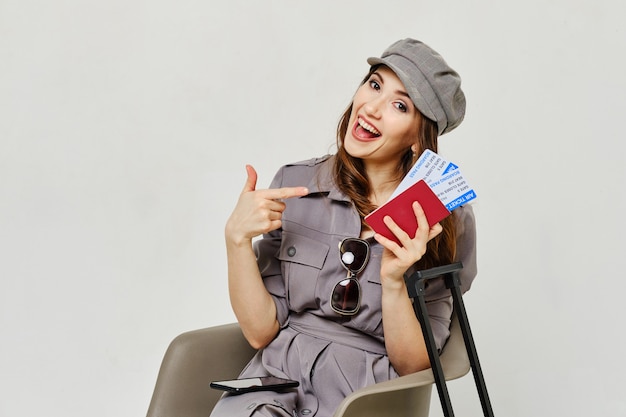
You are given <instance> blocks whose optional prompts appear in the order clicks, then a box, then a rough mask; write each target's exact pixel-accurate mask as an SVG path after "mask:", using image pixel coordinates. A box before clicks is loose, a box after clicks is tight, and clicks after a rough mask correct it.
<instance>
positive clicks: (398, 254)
mask: <svg viewBox="0 0 626 417" xmlns="http://www.w3.org/2000/svg"><path fill="white" fill-rule="evenodd" d="M368 63H369V64H370V65H371V68H370V70H369V72H368V74H367V75H366V77H365V78H364V80H363V82H362V83H361V85H360V87H359V88H358V89H357V91H356V93H355V95H354V97H353V99H352V103H351V104H350V106H349V107H348V109H347V110H346V111H345V113H344V114H343V116H342V118H341V120H340V123H339V127H338V129H337V132H338V137H337V152H336V154H333V155H327V156H324V157H320V158H314V159H309V160H306V161H303V162H297V163H293V164H290V165H286V166H283V167H282V168H280V169H279V170H278V173H277V174H276V176H275V178H274V180H273V181H272V184H271V186H270V188H269V189H257V188H256V182H257V174H256V172H255V170H254V168H252V167H251V166H247V167H246V169H247V175H248V178H247V181H246V183H245V186H244V189H243V191H242V193H241V196H240V198H239V201H238V203H237V205H236V207H235V209H234V210H233V213H232V215H231V216H230V218H229V219H228V221H227V224H226V228H225V234H226V247H227V254H228V280H229V293H230V298H231V304H232V307H233V310H234V312H235V314H236V316H237V320H238V322H239V324H240V326H241V328H242V330H243V333H244V335H245V337H246V339H247V340H248V342H249V343H250V344H251V345H252V346H253V347H255V348H257V349H259V351H258V353H257V355H256V356H255V357H254V358H253V359H252V361H251V362H250V363H249V364H248V365H247V366H246V368H245V369H244V370H243V371H242V373H241V375H240V377H241V378H245V377H258V376H265V375H273V376H278V377H283V378H288V379H294V380H297V381H299V382H300V386H299V387H298V388H297V389H291V390H285V391H281V392H267V391H266V392H252V393H246V394H242V395H230V394H225V395H224V396H223V397H222V398H221V399H220V401H219V402H218V404H217V406H216V408H215V409H214V411H213V413H212V414H211V416H212V417H233V416H285V417H287V416H290V417H293V416H314V415H317V416H331V415H332V414H333V412H334V411H335V409H336V408H337V406H338V405H339V403H340V402H341V401H342V400H343V398H344V397H345V396H346V395H348V394H350V393H351V392H353V391H355V390H357V389H359V388H361V387H364V386H366V385H369V384H374V383H378V382H381V381H385V380H389V379H391V378H396V377H398V376H399V375H405V374H409V373H413V372H416V371H419V370H422V369H425V368H428V367H429V366H430V364H429V359H428V353H427V350H426V346H425V343H424V340H423V337H422V332H421V327H420V323H419V321H418V320H417V318H416V317H415V314H414V310H413V306H412V303H411V300H410V299H409V297H408V296H407V288H406V285H405V281H404V274H405V273H406V272H407V271H408V270H414V269H418V268H419V269H426V268H430V267H434V266H438V265H444V264H448V263H451V262H454V261H461V262H463V265H464V269H463V270H462V271H461V281H462V284H463V289H464V290H467V289H469V286H470V284H471V282H472V280H473V278H474V276H475V275H476V259H475V258H476V250H475V222H474V215H473V213H472V209H471V207H470V206H464V207H460V208H457V209H456V210H454V212H453V213H452V215H450V216H448V217H447V218H446V219H444V220H443V221H441V222H440V223H437V224H435V225H433V226H432V227H429V225H428V222H427V221H426V218H425V215H424V212H423V210H422V208H421V207H420V205H419V203H417V202H415V203H413V211H414V214H415V217H416V219H417V224H418V226H417V229H416V230H411V231H404V230H402V229H400V228H399V227H398V226H397V225H396V223H395V222H394V221H393V219H392V218H391V217H386V218H385V224H386V225H387V226H388V227H389V228H390V229H391V230H392V231H393V233H394V235H395V236H396V237H397V239H398V241H399V242H400V244H398V243H397V242H395V241H392V240H390V239H387V238H385V237H383V236H382V235H379V234H376V233H374V232H373V231H372V230H371V229H370V228H369V227H368V225H367V224H366V223H365V222H364V217H365V216H366V215H367V214H368V213H370V212H372V211H373V210H374V209H375V208H376V207H378V206H380V205H381V204H383V203H384V202H385V201H387V199H388V198H389V197H390V195H391V194H392V192H393V191H394V189H395V188H396V186H397V185H398V184H399V183H400V181H401V180H402V178H403V177H404V175H405V174H406V173H407V172H408V170H409V169H410V168H411V167H412V165H413V164H414V162H415V161H416V159H417V158H418V157H419V155H420V154H421V153H422V152H423V151H424V150H425V149H431V150H433V151H435V152H437V138H438V136H439V135H442V134H444V133H447V132H449V131H451V130H452V129H454V128H455V127H457V126H458V125H459V124H460V123H461V121H462V120H463V117H464V114H465V96H464V94H463V92H462V90H461V87H460V86H461V80H460V77H459V75H458V74H457V73H456V72H455V71H454V70H453V69H452V68H450V67H449V66H448V64H447V63H446V62H445V61H444V60H443V58H442V57H441V56H440V55H439V54H438V53H437V52H435V51H434V50H433V49H431V48H430V47H429V46H427V45H425V44H424V43H422V42H420V41H417V40H414V39H403V40H400V41H398V42H396V43H394V44H393V45H391V46H390V47H389V48H388V49H387V50H386V51H385V52H384V53H383V54H382V56H381V58H370V59H368ZM259 235H263V236H262V238H261V239H258V240H255V241H254V243H253V238H255V237H257V236H259ZM413 235H414V237H411V236H413ZM346 276H347V278H346ZM442 281H443V280H435V281H433V282H430V283H429V285H428V287H427V289H426V300H427V308H428V312H429V315H430V317H431V320H432V327H433V333H434V335H435V339H436V343H437V346H438V347H439V348H441V347H442V346H443V345H444V343H445V341H446V339H447V337H448V335H449V331H448V328H449V324H450V318H451V312H452V302H451V298H450V295H449V292H448V291H447V290H446V289H445V285H444V284H443V282H442Z"/></svg>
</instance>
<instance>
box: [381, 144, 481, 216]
mask: <svg viewBox="0 0 626 417" xmlns="http://www.w3.org/2000/svg"><path fill="white" fill-rule="evenodd" d="M421 179H423V180H424V181H425V182H426V184H428V186H429V187H430V188H431V189H432V190H433V192H434V193H435V195H437V197H438V198H439V200H441V202H442V203H443V205H444V206H446V208H447V209H448V210H449V211H452V210H454V209H455V208H457V207H460V206H462V205H464V204H467V203H469V202H470V201H472V200H474V199H475V198H476V192H475V191H474V189H473V188H472V187H471V186H470V185H469V183H468V182H467V180H466V179H465V177H464V176H463V174H462V173H461V169H460V168H459V166H458V165H456V164H454V163H452V162H450V161H447V160H445V159H444V158H442V157H441V156H440V155H438V154H437V153H435V152H433V151H431V150H430V149H427V150H425V151H424V152H423V153H422V155H420V157H419V158H418V160H417V161H416V162H415V164H414V165H413V167H412V168H411V169H410V170H409V172H408V173H407V175H406V176H405V177H404V178H403V179H402V181H401V182H400V185H398V187H397V188H396V190H395V191H394V192H393V194H392V196H391V198H394V197H395V196H397V195H398V194H400V193H401V192H402V191H404V190H406V189H407V188H409V187H410V186H411V185H413V184H415V183H416V182H417V181H419V180H421Z"/></svg>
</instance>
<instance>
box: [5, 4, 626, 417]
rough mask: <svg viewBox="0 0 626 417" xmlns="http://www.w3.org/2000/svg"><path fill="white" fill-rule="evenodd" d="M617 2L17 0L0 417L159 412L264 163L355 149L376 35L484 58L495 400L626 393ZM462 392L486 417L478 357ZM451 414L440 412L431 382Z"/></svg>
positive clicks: (459, 406) (452, 146)
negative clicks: (237, 214) (166, 370)
mask: <svg viewBox="0 0 626 417" xmlns="http://www.w3.org/2000/svg"><path fill="white" fill-rule="evenodd" d="M625 12H626V6H624V3H623V2H621V1H619V0H597V1H594V2H589V1H580V0H577V1H573V0H567V1H566V0H553V1H550V2H545V1H539V0H534V1H526V2H511V1H490V0H475V1H472V2H458V1H457V2H455V1H450V0H447V1H430V2H426V1H399V0H392V1H386V2H381V1H369V0H367V1H366V0H360V1H356V0H342V1H340V2H337V1H330V0H321V1H320V0H317V1H288V0H273V1H264V2H252V1H249V2H244V1H241V0H237V1H232V0H229V1H226V0H219V1H218V0H213V1H209V2H202V1H192V0H181V1H165V0H159V1H150V2H149V1H137V0H130V1H129V0H124V1H122V0H109V1H106V2H103V1H94V0H92V1H79V0H64V1H57V2H49V1H43V0H40V1H37V0H2V1H0V338H1V341H2V343H0V392H1V394H0V416H3V417H4V416H6V417H16V416H33V415H52V416H61V415H63V416H66V417H70V416H85V415H90V416H102V417H119V416H141V415H144V414H145V412H146V410H147V407H148V403H149V401H150V397H151V394H152V389H153V387H154V382H155V380H156V375H157V372H158V368H159V365H160V361H161V358H162V356H163V353H164V351H165V349H166V347H167V344H168V343H169V341H170V340H171V339H172V338H173V337H174V336H176V335H177V334H179V333H181V332H184V331H187V330H192V329H196V328H201V327H207V326H211V325H215V324H221V323H226V322H231V321H233V320H234V317H233V314H232V312H231V310H230V306H229V303H228V301H227V291H226V283H225V280H226V270H225V268H226V262H225V256H224V249H223V226H224V222H225V220H226V218H227V216H228V215H229V213H230V210H231V208H232V207H233V205H234V204H235V201H236V199H237V196H238V194H239V191H240V189H241V187H242V185H243V181H244V178H245V170H244V165H245V164H246V163H251V164H253V165H254V166H256V168H257V169H258V171H259V177H260V179H259V186H260V187H264V186H267V184H268V183H269V181H270V180H271V178H272V176H273V174H274V172H275V170H276V169H277V168H278V167H279V166H280V165H282V164H284V163H287V162H291V161H296V160H301V159H306V158H309V157H312V156H318V155H322V154H325V153H327V152H329V151H332V150H333V144H334V130H335V124H336V122H337V119H338V117H339V115H340V112H341V111H342V110H343V109H344V108H345V106H346V105H347V104H348V103H349V101H350V98H351V95H352V93H353V92H354V90H355V88H356V86H357V84H358V82H359V81H360V79H361V77H362V76H363V75H364V74H365V72H366V71H367V64H366V63H365V58H366V57H368V56H370V55H378V54H380V52H382V50H383V49H384V48H385V47H386V46H388V45H389V44H390V43H392V42H393V41H395V40H397V39H399V38H402V37H407V36H410V37H416V38H419V39H422V40H424V41H426V42H427V43H429V44H430V45H431V46H433V47H434V48H435V49H437V50H438V51H439V52H441V53H442V55H443V56H444V57H445V58H446V59H447V60H448V62H449V63H450V64H451V65H452V66H453V67H454V68H455V69H457V70H458V71H459V72H460V74H461V75H462V77H463V86H464V89H465V92H466V94H467V97H468V112H467V116H466V121H465V122H464V124H463V125H461V127H460V128H459V129H458V130H457V131H455V132H453V133H451V134H449V135H447V136H444V137H443V138H442V140H441V144H442V153H444V154H445V155H447V156H448V157H449V158H450V159H451V160H453V161H455V162H457V163H458V164H459V165H461V166H462V168H463V170H464V173H465V175H466V176H467V177H469V179H470V181H471V183H472V184H473V185H474V187H475V189H476V190H477V193H478V195H479V198H478V200H476V202H475V204H474V208H475V211H476V214H477V222H478V228H479V235H478V238H479V263H480V265H479V268H480V270H479V276H478V278H477V280H476V281H475V285H474V287H473V288H472V290H471V291H470V292H469V293H468V294H467V295H466V298H465V299H466V304H467V308H468V312H469V314H470V322H471V323H472V329H473V331H474V336H475V338H476V342H477V346H478V352H479V356H480V359H481V363H482V366H483V370H484V373H485V377H486V381H487V386H488V388H489V392H490V395H491V399H492V403H493V407H494V410H495V414H496V415H497V416H508V417H516V416H534V417H539V416H555V415H569V416H590V415H593V416H599V415H607V416H609V415H610V416H625V415H626V401H624V400H623V398H624V396H623V392H622V390H623V388H624V387H625V386H626V384H625V380H624V376H623V372H624V369H625V365H626V358H625V356H624V355H623V352H624V349H625V348H626V346H625V339H626V337H625V336H624V332H623V330H622V327H623V325H622V324H621V319H622V318H623V315H624V309H623V307H622V305H623V302H622V297H623V294H624V290H625V289H626V285H625V284H624V280H623V277H624V274H623V272H622V268H621V261H622V256H623V251H624V249H625V245H624V243H623V236H624V233H625V232H626V230H625V227H624V221H623V218H622V217H621V214H622V213H623V212H624V209H626V204H625V201H624V194H623V192H624V177H625V169H624V165H623V161H622V159H623V158H622V152H621V150H622V146H621V144H620V142H621V141H622V140H623V137H624V133H623V126H622V122H623V120H624V115H623V113H624V110H625V103H624V97H626V81H625V77H624V74H626V60H625V57H624V51H625V50H626V33H625V31H624V26H623V23H622V17H623V15H624V13H625ZM450 391H451V395H452V399H453V403H454V405H455V410H456V412H457V414H458V415H467V416H479V415H481V411H480V406H479V404H478V400H477V395H476V392H475V389H474V385H473V380H472V377H471V376H470V375H468V376H467V377H465V378H463V379H461V380H459V381H454V382H452V383H451V384H450ZM432 410H433V413H432V414H433V415H435V416H436V415H440V414H441V412H440V410H439V403H438V399H437V394H436V392H435V391H434V392H433V406H432Z"/></svg>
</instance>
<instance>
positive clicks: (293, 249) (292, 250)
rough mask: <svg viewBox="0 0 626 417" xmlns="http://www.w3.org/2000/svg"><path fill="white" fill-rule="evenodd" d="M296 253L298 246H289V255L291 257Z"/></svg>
mask: <svg viewBox="0 0 626 417" xmlns="http://www.w3.org/2000/svg"><path fill="white" fill-rule="evenodd" d="M295 254H296V248H295V247H293V246H290V247H289V248H287V255H289V256H290V257H293V256H294V255H295Z"/></svg>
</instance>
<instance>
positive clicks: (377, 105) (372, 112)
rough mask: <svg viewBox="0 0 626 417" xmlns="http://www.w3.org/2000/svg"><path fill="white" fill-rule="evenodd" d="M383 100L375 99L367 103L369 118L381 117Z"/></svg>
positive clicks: (366, 109)
mask: <svg viewBox="0 0 626 417" xmlns="http://www.w3.org/2000/svg"><path fill="white" fill-rule="evenodd" d="M381 106H382V100H381V98H380V97H376V98H373V99H371V100H369V101H368V102H367V103H365V106H364V109H365V112H366V113H367V115H368V116H371V117H380V114H381Z"/></svg>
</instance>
